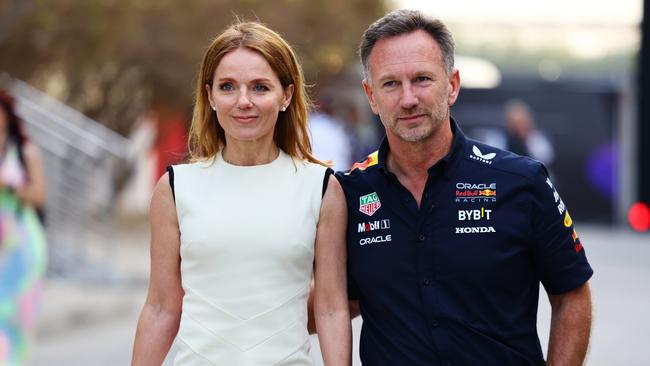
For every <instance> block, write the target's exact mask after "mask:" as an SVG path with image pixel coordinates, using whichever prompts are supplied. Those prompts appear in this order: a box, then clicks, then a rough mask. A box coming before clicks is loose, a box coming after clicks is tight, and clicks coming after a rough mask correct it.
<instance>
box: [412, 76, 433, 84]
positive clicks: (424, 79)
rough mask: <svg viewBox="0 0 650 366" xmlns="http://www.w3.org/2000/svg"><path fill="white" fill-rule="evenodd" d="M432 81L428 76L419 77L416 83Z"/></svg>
mask: <svg viewBox="0 0 650 366" xmlns="http://www.w3.org/2000/svg"><path fill="white" fill-rule="evenodd" d="M430 80H431V78H430V77H428V76H418V77H416V78H415V81H416V82H418V83H422V82H426V81H430Z"/></svg>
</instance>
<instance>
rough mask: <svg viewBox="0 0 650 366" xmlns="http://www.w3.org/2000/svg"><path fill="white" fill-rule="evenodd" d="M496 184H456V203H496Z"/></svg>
mask: <svg viewBox="0 0 650 366" xmlns="http://www.w3.org/2000/svg"><path fill="white" fill-rule="evenodd" d="M496 200H497V184H496V183H460V182H459V183H456V202H496Z"/></svg>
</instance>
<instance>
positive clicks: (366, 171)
mask: <svg viewBox="0 0 650 366" xmlns="http://www.w3.org/2000/svg"><path fill="white" fill-rule="evenodd" d="M378 171H379V152H378V151H374V152H372V153H370V154H368V156H367V157H366V158H364V159H362V160H359V161H357V162H356V163H354V164H352V167H350V169H349V170H347V171H340V172H337V173H336V176H337V177H338V178H339V180H342V181H353V180H357V179H359V178H362V177H367V176H374V175H375V174H377V172H378Z"/></svg>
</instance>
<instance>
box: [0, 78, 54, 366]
mask: <svg viewBox="0 0 650 366" xmlns="http://www.w3.org/2000/svg"><path fill="white" fill-rule="evenodd" d="M44 203H45V178H44V175H43V165H42V158H41V154H40V151H39V150H38V148H37V147H36V146H35V145H33V144H32V143H30V142H29V141H28V140H27V138H26V137H25V135H24V134H23V129H22V125H21V120H20V119H19V118H18V116H17V115H16V113H15V112H14V100H13V98H12V97H11V96H9V95H8V94H6V93H4V92H2V91H0V365H4V366H12V365H23V364H24V363H25V362H26V360H27V353H28V352H27V348H28V347H27V346H28V343H29V338H30V336H31V331H32V329H33V324H34V315H35V312H36V309H37V306H38V304H39V303H40V301H39V300H40V294H41V279H42V277H43V274H44V272H45V264H46V247H45V235H44V233H43V227H42V225H41V222H40V220H39V218H38V215H37V213H36V211H37V210H38V209H40V208H42V207H43V204H44Z"/></svg>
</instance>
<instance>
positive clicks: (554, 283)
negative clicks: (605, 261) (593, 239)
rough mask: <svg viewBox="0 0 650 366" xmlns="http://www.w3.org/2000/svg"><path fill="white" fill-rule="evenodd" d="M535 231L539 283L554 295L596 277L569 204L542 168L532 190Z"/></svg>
mask: <svg viewBox="0 0 650 366" xmlns="http://www.w3.org/2000/svg"><path fill="white" fill-rule="evenodd" d="M532 196H533V197H532V200H531V201H532V228H533V238H534V239H533V240H534V245H535V249H534V250H535V264H536V266H537V272H538V274H539V278H540V281H541V282H542V284H543V285H544V287H545V288H546V291H547V292H548V293H551V294H559V293H564V292H567V291H570V290H573V289H576V288H578V287H580V286H581V285H582V284H584V283H585V282H587V280H589V278H590V277H591V276H592V275H593V270H592V268H591V266H590V265H589V262H588V261H587V257H586V255H585V250H584V248H583V246H582V242H581V241H580V237H579V236H578V233H577V231H576V229H575V226H574V223H573V219H572V218H571V215H570V214H569V210H568V208H567V207H566V204H565V203H564V201H563V200H562V198H561V197H560V194H559V193H558V191H557V189H556V188H555V186H554V185H553V183H552V182H551V179H550V178H549V177H548V172H547V170H546V168H545V167H544V166H543V165H541V164H540V165H539V167H538V168H537V171H536V173H535V176H534V181H533V188H532Z"/></svg>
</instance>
